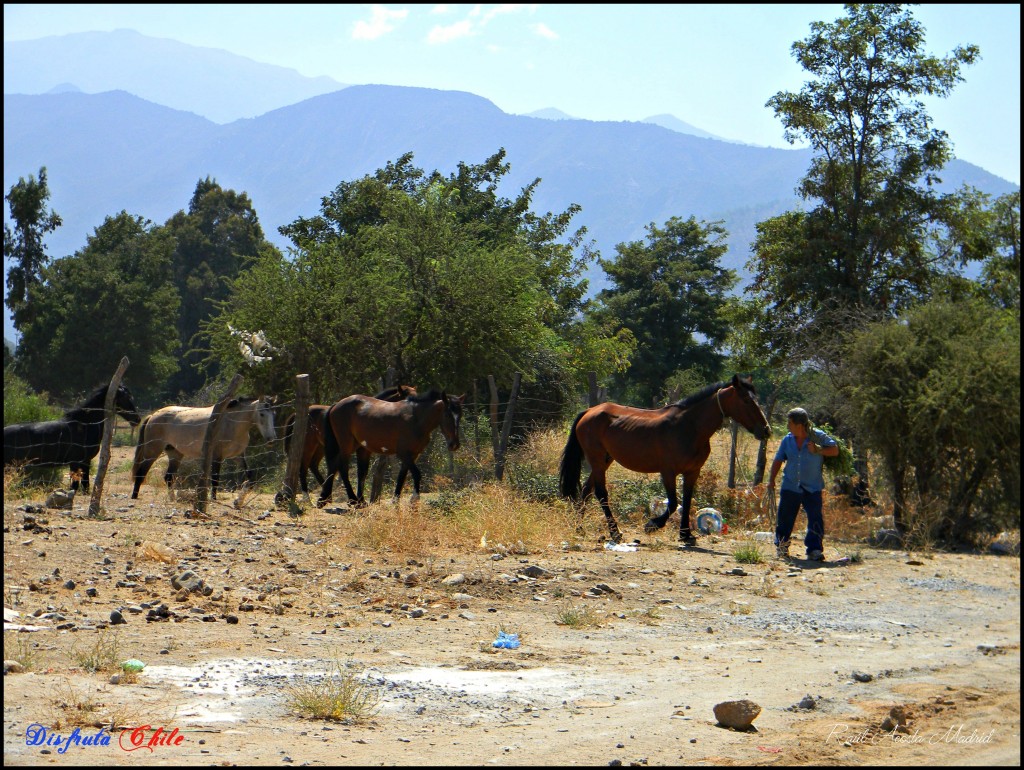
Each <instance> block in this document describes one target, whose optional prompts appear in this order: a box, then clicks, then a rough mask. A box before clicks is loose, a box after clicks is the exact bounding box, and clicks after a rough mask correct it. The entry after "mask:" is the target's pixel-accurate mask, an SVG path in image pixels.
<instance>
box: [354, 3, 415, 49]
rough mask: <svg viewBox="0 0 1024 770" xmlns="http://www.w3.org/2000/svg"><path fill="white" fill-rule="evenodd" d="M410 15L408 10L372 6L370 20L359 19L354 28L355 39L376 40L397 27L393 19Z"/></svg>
mask: <svg viewBox="0 0 1024 770" xmlns="http://www.w3.org/2000/svg"><path fill="white" fill-rule="evenodd" d="M408 15H409V11H408V10H400V11H392V10H390V9H388V8H385V7H384V6H383V5H374V6H371V17H370V20H369V21H357V22H356V23H355V26H354V27H353V28H352V39H353V40H376V39H377V38H379V37H380V36H381V35H386V34H387V33H388V32H392V31H393V30H394V29H395V25H394V24H392V23H391V22H392V21H393V20H401V19H404V18H405V17H406V16H408Z"/></svg>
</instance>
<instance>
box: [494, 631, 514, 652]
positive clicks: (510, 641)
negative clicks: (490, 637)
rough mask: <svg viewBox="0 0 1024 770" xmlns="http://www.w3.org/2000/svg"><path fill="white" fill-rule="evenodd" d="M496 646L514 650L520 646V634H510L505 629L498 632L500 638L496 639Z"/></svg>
mask: <svg viewBox="0 0 1024 770" xmlns="http://www.w3.org/2000/svg"><path fill="white" fill-rule="evenodd" d="M492 646H494V647H502V648H504V649H506V650H514V649H516V648H517V647H518V646H519V634H508V633H505V632H504V631H499V632H498V638H497V639H495V640H494V644H493V645H492Z"/></svg>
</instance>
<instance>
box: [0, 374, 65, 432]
mask: <svg viewBox="0 0 1024 770" xmlns="http://www.w3.org/2000/svg"><path fill="white" fill-rule="evenodd" d="M61 414H62V412H61V410H60V409H58V408H57V407H55V406H52V405H51V404H50V403H49V401H48V400H47V398H46V394H45V393H42V394H39V393H34V392H33V391H32V389H31V388H30V387H29V386H28V383H26V382H25V381H24V380H23V379H21V378H20V377H18V376H17V375H16V374H14V373H13V372H12V371H11V370H10V369H4V425H14V424H15V423H19V422H42V421H43V420H56V419H57V418H58V417H60V416H61Z"/></svg>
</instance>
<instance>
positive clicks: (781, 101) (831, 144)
mask: <svg viewBox="0 0 1024 770" xmlns="http://www.w3.org/2000/svg"><path fill="white" fill-rule="evenodd" d="M845 9H846V16H845V17H842V18H840V19H838V20H836V21H835V22H833V23H824V22H815V23H813V24H812V25H811V34H810V35H809V36H808V37H807V38H806V39H805V40H803V41H799V42H796V43H794V44H793V54H794V56H795V57H796V58H797V60H798V61H799V62H800V64H801V66H802V67H803V68H804V69H805V70H806V71H807V72H808V73H809V74H810V75H811V76H812V80H810V81H808V82H807V83H806V84H805V85H804V87H803V88H802V89H801V90H800V92H799V93H792V92H786V91H783V92H779V93H777V94H775V95H774V96H773V97H772V98H771V99H769V100H768V104H767V106H769V107H771V108H772V109H774V110H775V114H776V115H777V116H778V117H779V118H780V119H781V120H782V123H783V125H784V127H785V137H786V139H787V140H789V141H790V142H795V141H796V140H797V139H799V138H803V139H805V140H806V141H807V142H808V143H809V144H810V146H811V148H812V150H813V159H812V161H811V166H810V168H809V169H808V172H807V174H806V175H805V177H804V178H803V181H802V183H801V184H800V187H799V193H800V194H801V195H802V196H803V198H804V199H806V200H807V201H808V203H809V208H808V210H807V211H804V212H790V213H787V214H784V215H782V216H781V217H778V218H776V219H775V220H771V221H769V222H767V223H762V224H761V225H760V226H759V228H758V232H759V235H758V240H757V242H756V244H755V248H754V257H753V258H752V260H751V262H750V263H749V265H748V267H749V268H750V269H751V272H752V273H753V275H754V281H753V284H752V287H751V289H752V291H754V292H756V293H759V294H762V295H763V296H764V297H765V298H766V300H767V304H768V306H769V307H768V309H769V312H770V314H771V316H772V317H773V318H774V319H775V320H774V322H775V323H776V324H777V325H778V328H779V333H778V337H777V338H778V339H779V340H784V339H785V338H786V337H789V338H790V339H791V340H793V339H795V340H796V341H797V342H807V341H808V339H809V338H808V334H810V335H811V336H814V334H813V333H814V331H815V329H823V331H824V335H823V336H829V330H830V329H831V328H833V327H834V325H835V322H836V320H835V318H834V317H833V315H832V313H833V312H834V311H838V312H840V313H843V312H846V311H847V310H848V309H849V308H850V307H858V308H870V309H875V310H877V311H879V312H881V313H883V314H886V315H890V316H891V314H893V313H895V312H898V311H899V310H900V309H901V308H902V307H905V306H906V305H907V304H908V303H909V302H912V301H914V300H916V299H918V298H920V297H921V296H924V295H926V294H927V291H928V287H929V285H930V282H931V280H932V279H933V277H934V276H935V274H936V273H937V272H941V271H943V270H950V269H952V268H953V267H955V266H956V260H957V258H958V257H959V258H962V257H966V256H970V254H969V252H959V253H955V252H948V253H936V252H935V251H933V250H931V249H929V248H928V247H927V244H928V241H929V236H930V233H931V232H932V230H933V229H934V228H936V227H938V228H943V227H955V225H956V222H957V221H958V217H960V215H961V212H962V210H963V208H964V207H965V206H967V207H970V206H974V205H976V204H977V199H976V198H974V197H972V196H969V195H967V194H945V195H942V194H939V193H938V192H937V191H936V190H935V188H934V184H935V183H937V182H938V181H940V180H939V177H938V172H939V171H940V170H941V169H942V167H943V166H944V165H945V164H946V163H947V162H948V160H949V159H950V158H951V157H952V149H951V147H950V143H949V140H948V137H947V135H946V133H945V132H944V131H941V130H939V129H936V128H933V127H932V125H931V120H930V118H929V116H928V114H927V112H926V111H925V108H924V106H923V104H922V103H921V101H920V98H921V97H922V96H925V95H927V96H947V95H948V94H949V93H950V91H951V90H952V89H953V87H954V86H955V85H956V84H957V83H958V82H960V81H961V80H962V79H963V78H962V76H961V74H960V71H961V68H962V67H963V66H965V65H969V64H971V63H973V62H974V61H975V60H976V59H977V58H978V56H979V51H978V48H977V47H976V46H973V45H968V46H963V47H957V48H956V49H955V50H954V51H953V52H952V54H950V55H949V56H946V57H936V56H932V55H929V54H926V53H924V51H923V47H924V41H925V30H924V28H923V27H922V25H921V24H920V23H919V22H917V21H916V20H915V19H914V18H913V15H912V14H911V12H910V11H909V10H907V9H906V7H905V6H903V5H899V4H893V5H887V4H851V5H847V6H845ZM784 344H787V343H784ZM794 344H796V343H794V342H790V343H788V344H787V346H789V347H792V346H793V345H794ZM810 344H811V345H814V346H817V345H818V342H817V340H815V341H813V342H811V343H810ZM807 348H808V346H807V345H805V346H804V349H805V350H806V349H807Z"/></svg>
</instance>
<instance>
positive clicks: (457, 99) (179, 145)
mask: <svg viewBox="0 0 1024 770" xmlns="http://www.w3.org/2000/svg"><path fill="white" fill-rule="evenodd" d="M96 34H100V33H96ZM105 34H106V35H108V36H109V35H114V34H116V35H118V36H121V37H123V38H124V39H126V40H127V41H129V42H131V41H132V40H135V42H136V43H138V44H139V45H143V44H145V45H147V46H149V45H150V44H152V43H153V42H154V40H155V39H153V38H144V37H143V36H141V35H136V34H135V33H127V32H123V31H122V33H105ZM87 37H88V35H69V36H66V38H47V39H45V40H44V41H31V42H32V43H33V44H39V43H47V41H56V40H63V41H64V42H65V43H67V42H69V39H70V42H73V43H82V44H83V45H84V42H83V41H82V40H79V38H87ZM107 39H109V38H107ZM139 39H142V40H141V41H140V40H139ZM156 42H157V43H160V44H161V45H160V46H158V47H163V46H164V44H166V46H165V47H166V49H167V51H168V52H170V53H167V57H168V58H167V59H165V61H171V60H173V58H174V53H173V52H175V51H177V52H179V53H181V54H182V55H183V56H185V57H186V58H188V59H189V60H190V61H192V64H190V65H188V66H185V65H182V66H181V67H180V68H179V69H178V70H177V73H178V74H177V75H175V77H174V78H171V80H174V81H175V82H174V84H173V85H174V87H173V88H172V87H171V85H168V84H165V86H166V87H165V88H164V90H163V91H162V92H161V89H160V88H158V87H157V86H155V85H153V84H152V83H153V82H155V81H150V82H143V81H142V79H141V75H138V73H137V72H134V73H124V77H121V78H117V77H115V76H114V75H113V74H108V71H111V72H112V71H116V69H117V66H118V65H117V64H116V62H117V61H121V60H120V59H118V58H117V56H114V55H113V54H112V55H111V57H110V62H108V65H107V67H108V70H104V69H103V68H102V67H100V66H99V65H96V66H95V67H90V68H83V70H82V71H81V72H74V71H72V72H68V71H67V70H66V69H61V68H59V67H54V68H53V72H50V74H49V75H47V76H46V77H45V78H44V73H45V72H48V71H49V70H50V69H51V68H50V67H49V65H48V64H46V65H40V66H39V67H38V68H37V69H38V70H39V72H38V73H35V74H34V75H33V77H38V79H37V80H35V81H33V82H34V83H35V85H34V86H33V88H29V87H28V86H27V85H25V84H26V83H28V82H29V80H30V78H29V73H27V72H25V71H24V70H26V69H27V65H25V64H24V63H22V64H17V63H16V62H15V61H14V60H16V59H17V58H18V56H20V55H21V54H19V53H18V51H17V50H12V49H16V47H17V46H18V45H19V44H11V43H5V44H4V60H5V72H4V78H5V80H4V85H5V91H8V90H9V89H8V82H9V79H10V81H11V82H18V83H21V84H22V85H21V86H19V90H21V91H25V92H28V91H31V90H35V91H37V93H36V94H34V95H30V94H29V93H20V94H10V93H5V96H4V189H5V191H6V190H9V189H10V187H11V186H12V185H13V184H15V183H16V182H17V180H18V178H19V177H24V176H27V175H29V174H33V175H34V174H37V173H38V171H39V168H40V166H46V167H47V175H48V181H49V185H50V190H51V193H52V198H51V201H50V205H51V207H52V208H53V209H54V210H56V211H57V212H58V213H59V214H60V215H61V217H62V218H63V220H64V225H63V226H62V227H61V228H60V229H59V230H57V231H56V232H55V233H53V234H51V235H50V236H49V237H48V238H47V240H46V245H47V249H48V253H49V254H50V255H51V256H53V257H60V256H64V255H66V254H70V253H73V252H74V251H76V250H78V249H80V248H82V247H83V246H84V245H85V243H86V238H87V236H89V235H91V234H92V233H93V231H94V229H95V228H96V227H97V226H99V225H100V224H101V223H102V222H103V219H104V218H105V217H107V216H112V215H114V214H116V213H118V212H119V211H121V210H126V211H128V212H129V213H131V214H138V215H142V216H144V217H147V218H149V219H151V220H152V221H154V222H156V223H163V222H164V221H166V220H167V219H168V218H169V217H170V216H172V215H173V214H174V213H175V212H177V211H179V210H181V209H184V208H186V207H187V205H188V201H189V200H190V198H191V196H192V192H193V191H194V189H195V186H196V182H197V181H198V180H200V179H203V178H205V177H206V176H211V177H213V178H214V179H216V181H217V182H218V183H220V184H221V185H222V186H223V187H225V188H231V189H234V190H236V191H239V192H246V193H248V194H249V196H250V198H251V199H252V201H253V205H254V207H255V209H256V212H257V214H258V215H259V217H260V222H261V224H262V225H263V229H264V231H265V233H266V235H267V237H268V238H270V239H271V240H272V241H274V242H275V243H277V244H278V245H279V246H282V247H284V246H287V243H286V241H285V240H284V239H283V238H282V237H281V236H280V235H279V233H278V231H277V229H278V227H280V226H282V225H285V224H288V223H290V222H292V221H294V219H295V218H297V217H300V216H313V215H315V214H317V213H318V212H319V205H320V199H321V198H322V197H323V196H324V195H327V194H329V193H330V192H331V191H332V190H333V189H334V188H335V187H336V186H337V185H338V184H339V183H340V182H342V181H347V180H353V179H357V178H359V177H361V176H363V175H365V174H369V173H372V172H374V171H376V170H377V169H379V168H381V167H383V166H384V165H385V164H386V163H387V162H388V161H393V160H395V159H397V158H398V157H399V156H400V155H402V154H403V153H406V152H410V151H411V152H413V153H414V163H415V165H416V166H418V167H420V168H423V169H425V170H427V171H431V170H434V169H438V170H439V171H441V172H442V173H445V174H448V173H451V172H453V171H455V170H456V167H457V164H458V163H459V162H465V163H480V162H482V161H484V160H485V159H486V158H487V157H489V156H490V155H492V154H493V153H495V152H496V151H497V150H498V149H499V148H501V147H504V148H505V149H506V151H507V160H508V162H509V163H510V164H511V172H510V174H509V175H508V176H507V177H506V178H505V181H504V182H503V187H502V189H500V190H499V191H498V192H499V194H501V195H503V196H505V197H513V196H515V195H516V194H517V193H518V192H519V190H520V189H521V188H522V187H524V186H526V185H528V184H530V183H531V182H532V181H533V180H534V179H535V178H537V177H540V178H541V180H542V181H541V183H540V185H539V186H538V188H537V190H536V192H535V195H534V199H533V203H534V210H535V211H537V212H540V213H543V212H548V211H559V212H560V211H563V210H565V209H566V208H567V207H568V206H569V205H571V204H573V203H578V204H579V205H580V206H581V207H582V211H581V213H580V214H579V215H578V216H577V217H576V218H575V221H574V226H575V227H580V226H586V227H587V229H588V237H589V238H592V239H593V241H594V244H595V246H596V248H597V249H598V250H599V251H600V252H601V254H602V255H603V256H605V257H611V256H613V255H614V253H615V246H616V244H618V243H622V242H624V241H632V240H641V239H643V237H644V235H645V229H644V228H645V226H646V225H648V224H649V223H652V222H653V223H656V224H658V225H662V224H664V222H665V221H666V220H667V219H668V218H669V217H672V216H681V217H689V216H691V215H694V216H697V217H698V218H702V219H706V220H718V219H721V220H724V222H725V226H726V228H727V229H728V230H729V233H730V238H729V246H730V249H729V252H728V254H727V255H726V258H725V263H726V265H727V266H728V267H732V268H735V269H737V270H739V271H740V272H741V275H743V271H742V268H743V264H744V262H745V261H746V259H747V256H748V253H747V252H748V246H749V244H750V242H751V240H752V239H753V238H754V235H755V227H754V226H755V224H756V223H757V222H759V221H761V220H763V219H765V218H767V217H770V216H773V215H775V214H778V213H781V212H782V211H785V210H789V209H792V208H795V207H798V205H799V202H798V200H797V199H796V196H795V193H794V189H795V187H796V185H797V183H798V181H799V179H800V178H801V177H802V175H803V174H804V173H805V171H806V169H807V166H808V162H809V159H810V154H809V151H807V150H793V149H774V148H765V147H756V146H753V145H744V144H738V143H731V142H725V141H718V140H716V139H712V138H701V137H698V136H694V135H693V134H692V133H688V132H685V131H680V130H678V128H677V127H675V128H666V127H663V126H661V125H654V124H653V123H651V122H636V121H632V122H626V121H622V122H611V121H602V122H597V121H587V120H579V119H574V118H569V117H568V116H565V114H564V113H558V111H557V110H552V111H550V113H549V114H551V115H554V114H555V113H558V114H559V115H561V116H564V117H562V118H559V119H551V118H549V119H537V117H536V114H535V117H529V116H523V115H509V114H507V113H504V112H502V111H501V110H500V109H498V107H496V106H495V105H494V104H493V103H492V102H490V101H488V100H486V99H483V98H481V97H479V96H475V95H473V94H469V93H465V92H459V91H438V90H432V89H423V88H403V87H396V86H351V87H347V88H343V89H341V90H336V89H335V88H333V87H331V88H327V87H326V86H327V85H329V84H326V83H321V86H323V87H324V90H325V91H327V92H325V93H319V94H316V95H312V96H309V98H305V99H303V100H301V101H296V100H295V99H293V100H291V101H280V99H281V98H283V97H282V92H281V89H279V88H278V87H277V86H276V85H275V84H279V83H281V82H283V81H282V80H281V78H282V70H281V68H276V67H268V65H260V64H257V63H256V62H250V61H249V60H245V59H241V57H235V56H233V55H231V54H226V53H225V52H223V51H220V52H218V51H212V50H208V49H195V48H194V47H192V46H183V47H182V48H183V49H185V50H182V48H179V46H181V44H178V43H175V42H174V41H159V40H157V41H156ZM47 44H48V45H49V43H47ZM25 50H26V51H34V50H44V49H32V48H26V49H25ZM53 50H54V58H61V57H60V56H58V55H57V52H58V51H59V50H63V49H62V48H61V47H60V46H58V45H57V44H56V43H53ZM197 51H199V52H205V53H207V54H209V56H210V57H212V58H210V59H208V60H206V61H205V64H202V65H200V64H199V63H198V62H199V59H197V58H196V57H197V56H199V54H197ZM82 55H83V56H84V55H85V54H84V49H82ZM139 56H146V57H150V58H148V59H145V60H146V61H150V60H155V59H154V58H153V57H156V54H155V53H153V52H152V51H149V52H148V53H146V52H144V51H141V50H140V52H139ZM25 57H27V54H25ZM217 57H229V58H227V59H218V58H217ZM46 58H47V57H45V56H42V55H38V56H37V61H42V62H45V61H46ZM239 60H241V62H242V63H244V66H243V65H242V64H240V62H239ZM140 61H142V59H140ZM16 67H21V68H22V70H23V71H22V72H21V73H20V74H18V73H17V72H12V71H11V70H12V68H16ZM264 67H268V69H267V70H266V73H267V80H266V82H263V81H261V80H260V77H261V75H260V74H259V73H260V71H261V70H260V69H259V68H264ZM141 69H143V68H141V67H135V70H141ZM58 70H59V71H58ZM91 70H94V74H93V75H92V76H89V75H87V71H91ZM239 72H242V73H243V74H242V75H239V74H238V73H239ZM284 72H285V73H290V74H291V76H293V77H294V78H298V80H295V81H294V83H296V84H302V83H304V87H307V88H308V87H311V86H310V84H309V83H308V82H306V81H309V80H311V79H309V78H301V76H298V74H297V73H294V72H291V71H288V70H285V71H284ZM101 76H102V77H103V78H107V79H108V80H117V81H118V87H119V88H120V89H122V90H107V91H103V92H101V93H90V92H91V91H95V90H97V89H98V88H101V87H102V86H98V85H97V83H98V82H100V78H101ZM131 77H136V78H137V79H138V80H139V82H138V83H137V84H136V86H135V87H136V88H138V89H139V90H140V91H142V90H145V94H143V95H133V93H131V92H130V91H132V90H133V89H132V88H131V87H129V86H130V85H131V84H130V83H127V82H126V80H130V79H131ZM211 78H212V80H211ZM239 79H241V80H246V81H247V82H248V84H249V86H251V88H250V91H251V92H256V91H259V92H262V93H263V94H266V95H267V96H268V97H269V96H272V95H274V94H277V97H276V98H277V99H278V101H277V103H276V104H274V105H273V107H274V108H273V109H269V111H265V112H263V113H262V114H257V115H254V116H253V117H250V118H245V119H238V120H234V121H232V122H228V123H225V124H222V123H220V122H217V121H216V120H211V119H208V118H206V117H201V116H200V114H202V113H205V114H210V115H211V117H213V114H212V113H210V112H206V111H207V110H208V109H210V107H209V105H207V106H202V105H201V104H200V101H198V100H200V99H201V98H202V97H203V94H204V93H207V94H209V93H215V92H216V91H217V88H216V87H215V81H216V82H220V83H222V91H223V90H225V89H228V88H230V89H231V90H232V91H233V92H234V93H236V94H239V88H238V85H237V83H238V82H239ZM321 80H327V79H321ZM211 83H212V85H209V88H207V84H211ZM332 83H333V81H332ZM232 84H233V85H232ZM69 85H70V87H69ZM335 85H337V84H335ZM76 88H81V89H82V91H84V92H82V91H76V90H75V89H76ZM296 88H297V89H298V85H296ZM50 90H52V91H54V92H52V93H43V92H45V91H50ZM285 90H287V89H285ZM185 91H188V94H185V93H184V92H185ZM186 95H187V96H188V97H189V99H185V97H186ZM222 95H223V94H222ZM250 95H251V94H250ZM175 98H178V99H179V101H178V102H175ZM217 98H218V97H217V96H216V95H214V96H213V97H212V98H211V102H216V101H217ZM181 100H184V101H185V102H186V103H184V104H183V103H181ZM271 101H273V99H271ZM243 103H244V100H240V101H239V102H236V103H234V107H232V109H234V110H235V111H236V112H237V111H239V110H241V109H243V106H242V105H243ZM165 105H170V106H165ZM223 106H224V107H225V108H227V107H230V105H228V104H225V105H223ZM175 107H177V108H175ZM244 108H245V109H247V110H248V111H249V112H250V113H251V112H252V109H253V108H252V107H251V106H250V107H244ZM540 112H542V113H548V112H549V111H540ZM223 114H227V112H225V113H223ZM656 117H665V116H656ZM668 117H671V116H668ZM648 120H649V121H650V120H652V119H648ZM678 122H679V123H683V122H682V121H678ZM673 125H676V124H673ZM691 128H692V127H691ZM696 130H698V131H699V129H696ZM945 178H946V180H947V182H948V183H949V184H948V185H947V186H948V187H956V186H959V184H960V183H961V182H968V183H970V184H973V185H975V186H976V187H978V188H979V189H982V190H984V191H986V192H990V193H993V194H1001V193H1004V192H1009V191H1010V190H1013V189H1017V187H1016V185H1012V184H1011V183H1009V182H1006V181H1005V180H1002V179H999V178H998V177H996V176H994V175H992V174H990V173H988V172H986V171H984V170H983V169H981V168H979V167H977V166H973V165H971V164H969V163H965V162H962V161H955V162H954V163H953V164H951V165H950V167H949V168H948V169H947V173H946V174H945ZM4 213H5V220H6V219H7V217H8V213H7V211H6V210H5V212H4ZM590 278H591V290H592V291H596V290H598V289H600V288H602V287H603V286H604V285H605V283H604V280H605V279H604V274H603V273H602V272H601V271H600V269H599V268H597V267H595V268H594V272H592V273H591V275H590ZM5 317H6V314H5ZM4 328H5V333H6V334H7V336H13V330H11V329H10V324H9V321H8V320H6V318H5V326H4Z"/></svg>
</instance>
